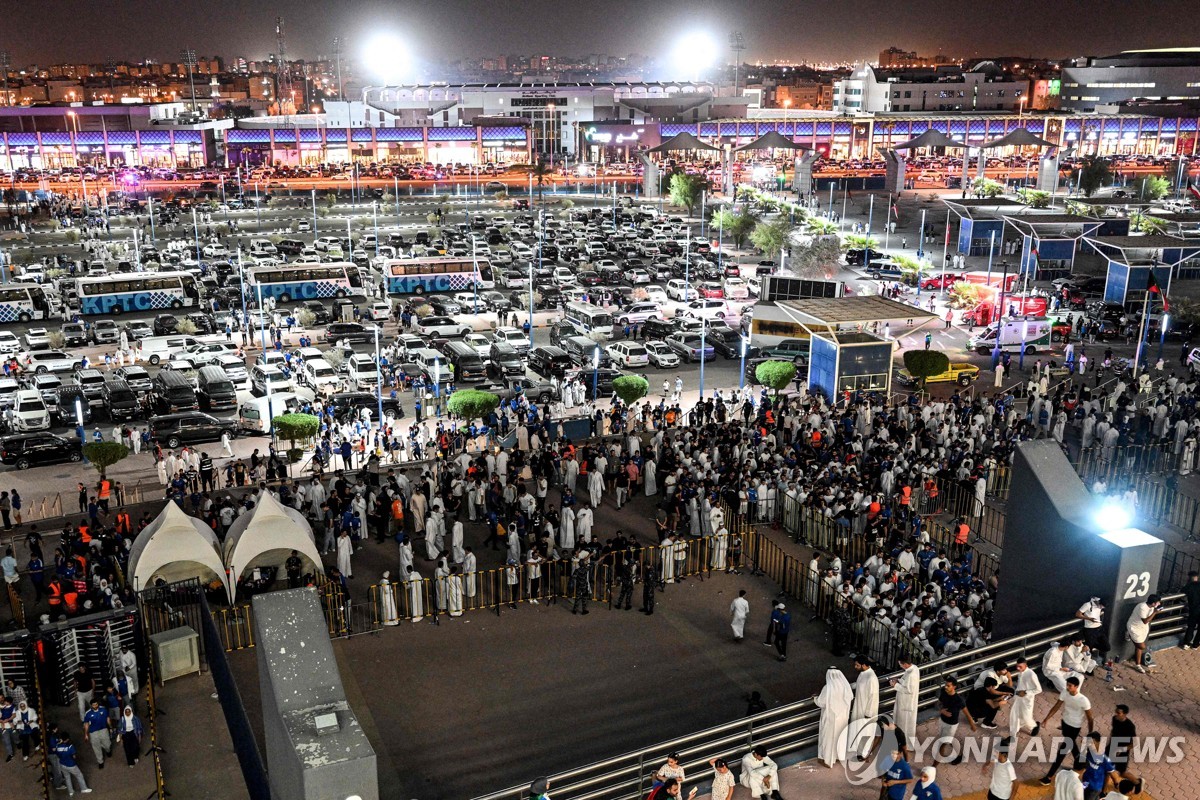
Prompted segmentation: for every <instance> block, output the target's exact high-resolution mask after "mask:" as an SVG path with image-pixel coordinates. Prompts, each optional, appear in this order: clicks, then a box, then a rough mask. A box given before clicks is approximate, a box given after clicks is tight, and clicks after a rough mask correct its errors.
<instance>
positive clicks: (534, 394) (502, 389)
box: [477, 376, 561, 403]
mask: <svg viewBox="0 0 1200 800" xmlns="http://www.w3.org/2000/svg"><path fill="white" fill-rule="evenodd" d="M477 388H479V389H482V390H483V391H485V392H491V393H492V394H494V395H496V396H497V397H499V398H500V399H501V400H502V401H503V400H511V399H512V398H514V397H516V396H517V395H522V396H524V397H525V398H526V399H528V400H529V401H530V402H536V403H549V402H551V401H553V400H558V399H559V398H560V396H561V395H560V393H559V391H558V389H556V388H555V386H554V384H553V383H551V382H550V381H548V380H544V379H542V378H530V377H527V376H521V377H514V378H509V379H508V380H505V381H498V382H495V383H485V384H483V385H481V386H479V387H477Z"/></svg>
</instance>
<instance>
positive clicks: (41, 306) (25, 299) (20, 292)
mask: <svg viewBox="0 0 1200 800" xmlns="http://www.w3.org/2000/svg"><path fill="white" fill-rule="evenodd" d="M52 313H53V308H52V307H51V302H50V298H48V297H47V296H46V290H45V289H43V288H42V287H41V286H39V285H38V284H36V283H6V284H3V285H0V322H29V321H30V320H34V319H46V318H48V317H49V316H50V315H51V314H52Z"/></svg>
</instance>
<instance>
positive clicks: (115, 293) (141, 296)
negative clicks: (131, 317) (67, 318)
mask: <svg viewBox="0 0 1200 800" xmlns="http://www.w3.org/2000/svg"><path fill="white" fill-rule="evenodd" d="M75 291H76V293H77V294H78V296H79V306H80V310H81V312H82V313H84V314H121V313H124V312H126V311H161V310H165V309H171V308H184V307H185V306H195V305H199V303H200V285H199V284H198V283H197V282H196V276H194V275H192V274H191V273H190V272H134V273H120V274H116V275H103V276H97V277H85V278H76V279H75Z"/></svg>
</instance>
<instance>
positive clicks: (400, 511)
mask: <svg viewBox="0 0 1200 800" xmlns="http://www.w3.org/2000/svg"><path fill="white" fill-rule="evenodd" d="M392 519H397V520H403V519H404V504H403V503H401V502H400V498H398V497H397V498H396V499H395V500H393V501H392Z"/></svg>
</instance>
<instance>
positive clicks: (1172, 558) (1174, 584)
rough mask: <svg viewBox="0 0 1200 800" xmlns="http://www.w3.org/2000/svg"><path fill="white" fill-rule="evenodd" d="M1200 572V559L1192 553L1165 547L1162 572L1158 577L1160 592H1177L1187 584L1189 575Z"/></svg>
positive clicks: (1168, 546) (1169, 546)
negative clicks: (1192, 572)
mask: <svg viewBox="0 0 1200 800" xmlns="http://www.w3.org/2000/svg"><path fill="white" fill-rule="evenodd" d="M1193 570H1195V571H1197V572H1200V558H1197V557H1196V556H1194V555H1191V554H1190V553H1184V552H1181V551H1179V550H1176V549H1175V548H1174V547H1172V546H1171V545H1169V544H1168V545H1164V547H1163V559H1162V570H1161V571H1160V572H1159V575H1158V586H1157V587H1155V590H1156V591H1158V592H1160V593H1161V592H1170V591H1177V590H1179V589H1180V588H1182V587H1183V585H1184V584H1185V583H1187V579H1188V573H1189V572H1191V571H1193Z"/></svg>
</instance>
